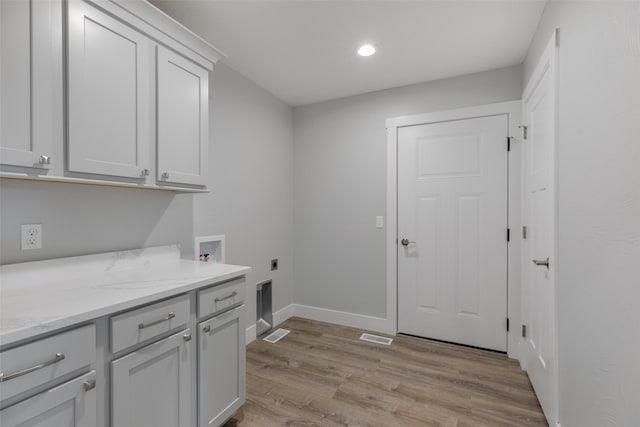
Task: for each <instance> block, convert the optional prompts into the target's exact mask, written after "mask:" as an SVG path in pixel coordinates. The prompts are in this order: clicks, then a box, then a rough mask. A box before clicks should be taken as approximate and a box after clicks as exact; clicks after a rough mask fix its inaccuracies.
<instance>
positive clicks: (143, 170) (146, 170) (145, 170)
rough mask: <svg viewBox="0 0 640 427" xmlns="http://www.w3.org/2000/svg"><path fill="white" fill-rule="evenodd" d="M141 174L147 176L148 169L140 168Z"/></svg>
mask: <svg viewBox="0 0 640 427" xmlns="http://www.w3.org/2000/svg"><path fill="white" fill-rule="evenodd" d="M140 175H141V176H143V177H144V176H149V169H142V173H141V174H140Z"/></svg>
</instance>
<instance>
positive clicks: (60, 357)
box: [0, 353, 64, 383]
mask: <svg viewBox="0 0 640 427" xmlns="http://www.w3.org/2000/svg"><path fill="white" fill-rule="evenodd" d="M63 359H64V353H56V356H55V357H54V358H53V359H51V360H49V361H47V362H43V363H40V364H39V365H36V366H32V367H31V368H27V369H23V370H22V371H18V372H14V373H13V374H9V375H5V374H4V373H2V372H0V383H1V382H4V381H9V380H12V379H14V378H18V377H21V376H23V375H27V374H30V373H31V372H35V371H38V370H40V369H42V368H46V367H47V366H50V365H53V364H54V363H58V362H59V361H61V360H63Z"/></svg>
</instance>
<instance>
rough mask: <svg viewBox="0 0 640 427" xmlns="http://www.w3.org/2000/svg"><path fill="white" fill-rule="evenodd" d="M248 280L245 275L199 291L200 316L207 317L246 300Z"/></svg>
mask: <svg viewBox="0 0 640 427" xmlns="http://www.w3.org/2000/svg"><path fill="white" fill-rule="evenodd" d="M245 294H246V280H245V278H244V276H243V277H240V278H238V279H235V280H232V281H230V282H225V283H222V284H219V285H216V286H212V287H210V288H207V289H203V290H201V291H199V292H198V317H200V318H202V317H206V316H209V315H211V314H214V313H218V312H220V311H222V310H226V309H228V308H231V307H235V306H237V305H240V304H242V303H243V302H244V299H245Z"/></svg>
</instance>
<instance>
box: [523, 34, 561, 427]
mask: <svg viewBox="0 0 640 427" xmlns="http://www.w3.org/2000/svg"><path fill="white" fill-rule="evenodd" d="M558 31H559V29H558V28H556V29H554V31H553V33H552V34H551V37H550V39H549V41H548V42H547V45H546V47H545V49H544V52H542V55H541V56H540V58H539V59H538V63H537V64H536V67H535V68H534V70H533V73H532V74H531V77H529V81H528V82H526V86H525V89H524V91H523V93H522V104H523V106H522V114H524V103H525V101H526V100H527V99H528V98H529V97H530V96H531V95H532V92H533V91H534V90H535V89H536V87H537V86H538V84H539V83H540V80H542V78H543V77H544V75H545V73H547V71H548V72H550V73H551V77H552V80H553V85H554V101H553V102H554V104H553V105H554V123H555V129H554V141H553V144H554V148H553V150H554V165H553V170H554V184H553V185H554V207H553V215H554V227H555V230H554V238H555V241H554V242H553V245H554V253H555V260H554V261H555V266H554V269H553V270H554V278H553V280H554V287H555V293H554V298H555V302H556V303H555V311H554V313H553V315H554V317H555V319H554V322H553V324H554V326H555V329H554V330H553V331H551V333H552V335H553V337H552V339H553V340H554V341H555V352H554V353H555V354H554V357H555V361H556V363H555V372H553V384H552V385H551V387H552V389H553V393H554V396H555V399H554V400H555V402H554V405H555V408H554V409H553V414H552V417H553V419H551V420H547V421H548V422H549V424H550V425H556V426H558V427H559V426H560V416H561V414H560V384H559V372H560V357H559V356H560V352H559V340H558V335H559V332H558V326H559V323H558V321H559V310H558V302H559V298H558V289H559V287H558V285H559V282H558V277H559V274H558V270H559V266H560V263H559V260H560V256H559V254H560V251H559V244H558V236H559V229H558V217H559V206H560V203H559V186H558V177H559V170H558V165H559V157H558V140H559V125H558V123H559V106H558V82H559V79H558V73H559V71H558V56H559V44H558ZM527 122H528V118H527V117H523V124H525V125H529V123H527ZM525 143H526V141H525ZM524 155H525V153H524V150H523V151H522V162H523V165H522V166H523V167H522V179H521V185H522V195H523V198H522V207H521V210H522V212H523V221H524V210H525V206H524V205H525V203H524V202H525V199H524V195H525V194H526V184H527V183H526V180H525V168H524V161H526V159H525V157H524ZM521 255H522V263H523V264H524V263H530V262H531V259H529V258H527V259H525V258H524V257H525V255H526V253H525V251H521ZM527 265H528V264H527ZM521 273H522V279H521V280H522V286H526V285H527V284H526V283H525V282H526V277H525V273H526V272H525V270H524V269H522V271H521ZM522 298H523V299H522V307H524V306H525V304H526V303H527V301H525V300H524V295H522ZM523 311H524V310H523ZM526 320H527V319H523V323H524V322H525V321H526ZM520 340H521V341H522V345H523V346H524V345H525V342H524V341H525V338H522V337H521V338H520ZM520 365H521V366H522V368H523V369H524V370H525V371H526V370H527V361H526V358H525V357H524V354H523V357H522V358H520Z"/></svg>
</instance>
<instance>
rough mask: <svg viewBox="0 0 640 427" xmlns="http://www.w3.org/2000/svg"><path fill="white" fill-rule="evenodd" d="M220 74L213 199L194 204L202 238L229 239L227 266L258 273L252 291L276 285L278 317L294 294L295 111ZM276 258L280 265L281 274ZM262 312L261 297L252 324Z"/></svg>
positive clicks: (215, 89) (215, 87) (223, 70)
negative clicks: (273, 267)
mask: <svg viewBox="0 0 640 427" xmlns="http://www.w3.org/2000/svg"><path fill="white" fill-rule="evenodd" d="M214 73H215V74H214V78H213V84H212V97H213V108H212V109H211V123H212V132H213V145H212V146H211V149H210V152H209V153H210V160H209V173H210V181H211V182H210V184H209V188H210V190H211V193H209V194H202V195H195V196H194V212H195V222H194V230H195V235H196V236H203V235H211V234H225V235H226V240H227V242H226V245H227V248H226V255H227V260H226V261H227V262H228V263H232V264H242V265H249V266H251V267H252V268H253V272H252V273H251V274H250V275H249V276H248V278H247V281H248V283H249V285H250V286H249V288H248V289H255V288H253V287H252V286H251V285H252V284H256V283H258V282H261V281H264V280H267V279H273V300H274V301H273V309H274V311H276V310H279V309H281V308H283V307H285V306H287V305H289V304H291V302H292V292H293V291H292V287H293V260H292V258H293V227H292V223H293V122H292V118H293V117H292V111H291V107H289V106H287V105H285V104H284V103H282V102H281V101H279V100H277V99H276V98H275V97H273V96H272V95H270V94H268V93H267V92H265V91H264V89H261V88H260V87H259V86H257V85H255V84H254V83H252V82H250V81H249V80H247V79H245V78H244V77H242V76H241V75H239V74H238V73H236V72H235V71H233V70H231V69H229V68H227V67H225V66H219V67H218V66H217V68H216V70H215V71H214ZM272 258H278V260H279V268H278V270H277V271H273V272H272V271H271V259H272ZM254 304H255V292H254V293H253V295H252V298H251V299H250V300H249V304H248V306H247V310H248V313H249V316H248V318H247V322H251V323H253V322H254V321H255V305H254ZM247 324H249V323H247Z"/></svg>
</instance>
